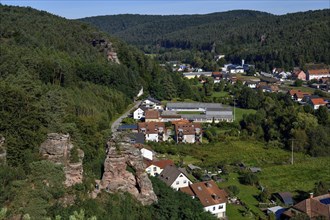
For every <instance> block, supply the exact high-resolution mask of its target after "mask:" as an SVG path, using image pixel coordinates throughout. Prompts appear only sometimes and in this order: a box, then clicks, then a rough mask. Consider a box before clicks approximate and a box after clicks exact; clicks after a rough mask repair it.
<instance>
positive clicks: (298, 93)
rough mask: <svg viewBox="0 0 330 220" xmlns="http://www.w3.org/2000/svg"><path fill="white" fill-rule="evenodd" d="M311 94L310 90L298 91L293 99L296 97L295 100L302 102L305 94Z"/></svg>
mask: <svg viewBox="0 0 330 220" xmlns="http://www.w3.org/2000/svg"><path fill="white" fill-rule="evenodd" d="M310 95H311V93H310V92H301V91H297V92H296V93H295V94H294V95H293V99H294V100H295V101H298V102H300V101H302V100H303V98H304V97H305V96H310Z"/></svg>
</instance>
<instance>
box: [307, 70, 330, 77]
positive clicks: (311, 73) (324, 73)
mask: <svg viewBox="0 0 330 220" xmlns="http://www.w3.org/2000/svg"><path fill="white" fill-rule="evenodd" d="M306 75H307V80H313V79H317V80H319V79H321V78H324V77H330V73H329V69H327V68H322V69H308V70H307V72H306Z"/></svg>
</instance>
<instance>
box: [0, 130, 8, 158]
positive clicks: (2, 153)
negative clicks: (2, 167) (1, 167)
mask: <svg viewBox="0 0 330 220" xmlns="http://www.w3.org/2000/svg"><path fill="white" fill-rule="evenodd" d="M4 145H5V138H4V137H2V136H1V135H0V164H1V163H6V157H7V151H6V148H5V146H4Z"/></svg>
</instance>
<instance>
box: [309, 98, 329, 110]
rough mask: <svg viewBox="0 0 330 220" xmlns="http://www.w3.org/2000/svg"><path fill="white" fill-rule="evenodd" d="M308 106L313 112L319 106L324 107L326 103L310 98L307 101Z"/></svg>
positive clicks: (321, 99)
mask: <svg viewBox="0 0 330 220" xmlns="http://www.w3.org/2000/svg"><path fill="white" fill-rule="evenodd" d="M309 104H310V105H311V106H312V107H313V109H314V110H317V109H319V108H320V106H325V105H326V104H327V103H326V102H325V101H324V99H323V98H311V99H310V100H309Z"/></svg>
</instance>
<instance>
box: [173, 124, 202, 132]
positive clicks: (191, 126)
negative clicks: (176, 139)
mask: <svg viewBox="0 0 330 220" xmlns="http://www.w3.org/2000/svg"><path fill="white" fill-rule="evenodd" d="M196 128H198V129H199V131H202V126H201V124H199V123H191V122H188V123H187V122H186V123H176V124H175V131H176V133H178V132H179V129H182V131H183V134H185V135H190V134H195V132H196Z"/></svg>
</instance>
